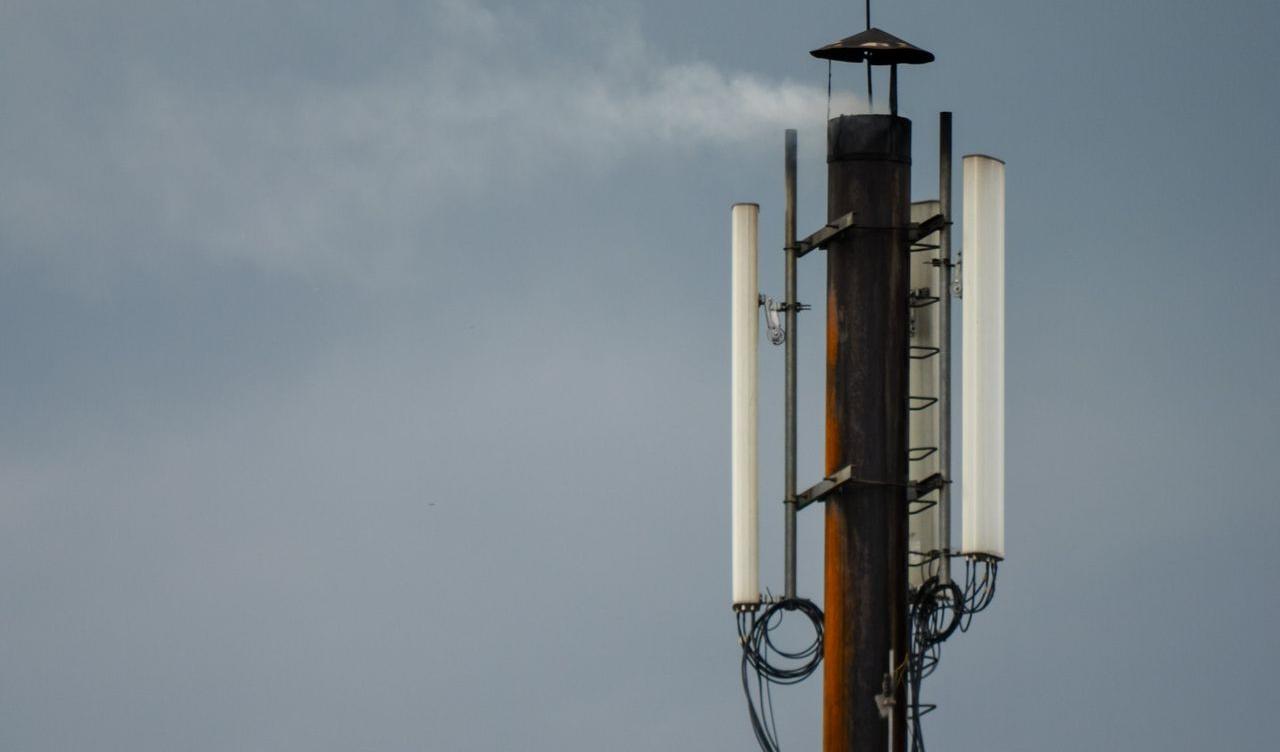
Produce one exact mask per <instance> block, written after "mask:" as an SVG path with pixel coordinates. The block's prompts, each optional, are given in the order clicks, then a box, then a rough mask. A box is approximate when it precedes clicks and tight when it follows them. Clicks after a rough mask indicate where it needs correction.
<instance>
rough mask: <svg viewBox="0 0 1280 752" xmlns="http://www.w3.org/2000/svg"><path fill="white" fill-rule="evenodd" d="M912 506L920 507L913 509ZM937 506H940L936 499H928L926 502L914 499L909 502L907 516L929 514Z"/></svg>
mask: <svg viewBox="0 0 1280 752" xmlns="http://www.w3.org/2000/svg"><path fill="white" fill-rule="evenodd" d="M912 504H919V505H920V506H919V507H916V508H912V507H911V505H912ZM936 506H938V502H937V500H936V499H926V500H924V501H921V500H920V499H913V500H912V501H908V502H907V514H920V513H921V512H927V511H929V510H930V509H933V508H934V507H936Z"/></svg>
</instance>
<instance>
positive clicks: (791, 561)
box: [783, 129, 798, 598]
mask: <svg viewBox="0 0 1280 752" xmlns="http://www.w3.org/2000/svg"><path fill="white" fill-rule="evenodd" d="M786 182H787V188H786V217H785V221H784V227H785V229H784V233H785V236H784V239H785V246H784V248H785V256H786V288H787V289H786V298H787V301H786V305H787V309H786V321H787V325H786V326H787V328H786V332H787V341H786V392H787V395H786V438H785V444H786V455H787V456H786V460H785V467H786V472H785V475H786V478H785V488H784V489H783V490H784V494H785V495H784V497H783V499H784V508H785V510H786V552H785V558H786V565H785V566H786V573H785V580H784V582H785V591H786V597H787V598H795V597H796V319H797V317H796V313H797V310H796V308H797V306H798V304H797V302H796V132H795V131H794V130H790V129H788V130H787V132H786Z"/></svg>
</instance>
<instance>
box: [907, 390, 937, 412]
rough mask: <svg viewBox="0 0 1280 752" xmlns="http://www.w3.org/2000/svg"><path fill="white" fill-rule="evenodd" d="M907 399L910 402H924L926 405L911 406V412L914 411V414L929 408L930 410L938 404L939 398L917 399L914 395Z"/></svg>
mask: <svg viewBox="0 0 1280 752" xmlns="http://www.w3.org/2000/svg"><path fill="white" fill-rule="evenodd" d="M907 399H909V400H917V402H923V403H924V404H916V405H912V406H911V410H912V411H913V412H919V411H921V410H926V409H928V408H930V407H933V406H934V405H936V404H938V398H937V397H917V396H916V395H914V394H913V395H911V396H910V397H907Z"/></svg>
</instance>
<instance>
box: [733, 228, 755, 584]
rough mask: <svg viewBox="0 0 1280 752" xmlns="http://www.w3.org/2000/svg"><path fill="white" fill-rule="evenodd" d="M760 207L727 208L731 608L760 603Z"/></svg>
mask: <svg viewBox="0 0 1280 752" xmlns="http://www.w3.org/2000/svg"><path fill="white" fill-rule="evenodd" d="M759 222H760V207H759V205H757V204H734V205H733V281H732V292H731V298H732V307H733V310H732V319H733V341H732V352H733V354H732V359H733V388H732V393H733V417H732V429H731V430H732V432H733V437H732V445H733V470H732V472H733V605H734V608H735V609H743V608H754V607H755V605H756V604H757V603H759V602H760V535H759V527H760V503H759V497H758V496H757V495H756V486H757V475H758V470H757V460H758V454H759V450H758V446H757V437H756V411H757V403H758V397H757V391H758V387H757V380H758V377H757V353H758V350H759V342H760V313H759V306H760V284H759V279H758V270H757V264H758V262H757V255H756V254H757V251H758V247H757V246H758V240H757V236H758V232H759Z"/></svg>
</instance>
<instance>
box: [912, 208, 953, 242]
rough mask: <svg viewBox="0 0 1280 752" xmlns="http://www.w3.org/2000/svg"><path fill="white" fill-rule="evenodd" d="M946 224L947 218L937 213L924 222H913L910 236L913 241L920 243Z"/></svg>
mask: <svg viewBox="0 0 1280 752" xmlns="http://www.w3.org/2000/svg"><path fill="white" fill-rule="evenodd" d="M946 226H947V218H946V217H944V216H943V215H941V214H935V215H933V216H932V217H929V218H928V219H926V220H925V221H923V222H913V223H912V224H911V234H910V236H909V237H910V239H911V242H912V243H918V242H920V241H921V240H923V239H924V238H927V237H929V236H930V235H932V234H934V233H935V232H937V231H938V230H941V229H942V228H944V227H946Z"/></svg>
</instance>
